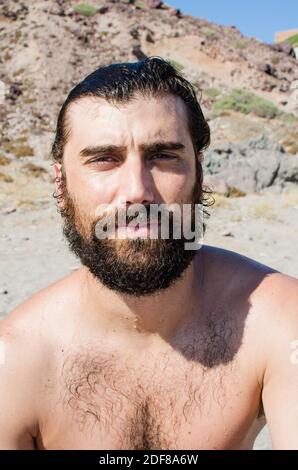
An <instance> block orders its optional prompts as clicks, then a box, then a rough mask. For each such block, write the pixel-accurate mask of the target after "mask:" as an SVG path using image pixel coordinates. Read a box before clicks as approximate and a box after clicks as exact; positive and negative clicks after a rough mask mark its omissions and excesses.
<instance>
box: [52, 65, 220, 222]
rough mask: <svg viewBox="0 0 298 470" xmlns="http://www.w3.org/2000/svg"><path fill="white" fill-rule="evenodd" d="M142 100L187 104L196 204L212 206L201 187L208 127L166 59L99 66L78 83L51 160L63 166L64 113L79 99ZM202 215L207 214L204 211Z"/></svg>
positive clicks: (62, 184) (62, 187)
mask: <svg viewBox="0 0 298 470" xmlns="http://www.w3.org/2000/svg"><path fill="white" fill-rule="evenodd" d="M138 94H139V95H141V96H144V97H149V98H150V97H161V96H165V95H167V94H170V95H174V96H178V97H180V98H181V99H182V100H183V102H184V103H185V105H186V112H187V120H188V122H187V124H188V128H189V132H190V137H191V140H192V143H193V148H194V152H195V155H196V162H195V163H196V175H197V177H196V189H197V202H198V203H201V204H203V206H206V207H208V206H211V205H212V204H213V203H214V199H213V197H212V191H211V190H210V189H208V188H207V187H205V188H203V170H202V165H201V160H200V158H199V156H200V153H201V152H202V151H203V150H205V149H206V148H207V147H208V146H209V144H210V128H209V125H208V123H207V121H206V119H205V117H204V115H203V112H202V110H201V107H200V105H199V102H198V100H197V97H196V91H195V88H194V86H193V85H192V84H191V83H190V82H189V81H188V80H186V79H185V78H184V77H183V76H182V75H181V74H180V73H179V72H178V71H177V70H176V68H175V67H174V66H173V65H172V64H171V63H170V62H169V61H167V60H164V59H162V58H161V57H157V56H153V57H147V58H146V59H143V60H140V61H139V62H127V63H124V62H123V63H115V64H111V65H108V66H105V67H99V68H98V69H96V70H95V71H94V72H92V73H91V74H90V75H88V76H87V77H86V78H84V80H82V81H81V82H79V83H78V84H77V85H76V86H75V87H74V88H73V89H72V90H71V91H70V93H69V95H68V96H67V98H66V100H65V102H64V103H63V105H62V107H61V109H60V112H59V115H58V120H57V128H56V135H55V140H54V143H53V145H52V152H51V153H52V159H53V160H54V162H58V163H62V161H63V152H64V147H65V145H66V143H67V140H68V138H69V135H70V131H71V129H70V123H69V120H68V116H67V110H68V107H69V106H70V104H71V103H74V102H76V101H78V100H79V99H81V98H83V97H86V96H89V97H95V98H96V97H99V98H103V99H105V100H106V101H107V102H108V103H111V104H114V105H117V104H119V103H120V104H121V103H122V104H125V103H127V102H129V101H131V100H132V99H134V97H135V96H136V95H138ZM56 182H57V183H59V188H60V189H59V191H58V194H57V192H55V193H54V197H55V198H56V199H57V202H59V201H60V200H63V196H64V194H63V193H64V192H65V189H66V175H65V171H64V168H63V166H62V177H61V178H58V179H56ZM204 212H205V215H207V216H208V215H209V214H208V212H207V211H206V210H204Z"/></svg>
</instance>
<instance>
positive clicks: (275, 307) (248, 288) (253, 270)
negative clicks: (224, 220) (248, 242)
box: [204, 246, 298, 321]
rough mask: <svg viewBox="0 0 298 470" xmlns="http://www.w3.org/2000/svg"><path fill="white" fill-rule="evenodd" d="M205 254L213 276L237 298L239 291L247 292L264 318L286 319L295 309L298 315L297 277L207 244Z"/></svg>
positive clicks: (208, 268)
mask: <svg viewBox="0 0 298 470" xmlns="http://www.w3.org/2000/svg"><path fill="white" fill-rule="evenodd" d="M204 257H205V258H206V260H207V261H206V262H205V266H207V270H208V271H209V276H210V278H212V277H214V278H218V279H219V282H221V284H222V285H224V286H225V290H228V291H230V292H232V293H233V295H235V296H236V297H237V292H238V293H240V295H244V293H246V295H248V296H249V300H250V303H251V304H252V306H253V307H254V309H255V310H258V311H260V312H262V316H263V317H264V318H265V317H266V318H267V316H269V318H271V320H272V321H273V320H275V321H283V319H284V318H285V316H291V315H295V310H296V314H297V306H298V304H297V296H298V279H296V278H294V277H292V276H288V275H286V274H284V273H282V272H280V271H278V270H276V269H274V268H272V267H270V266H267V265H265V264H262V263H260V262H258V261H257V260H255V259H252V258H249V257H247V256H243V255H241V254H240V253H236V252H233V251H230V250H226V249H222V248H217V247H212V246H204ZM269 318H267V319H269Z"/></svg>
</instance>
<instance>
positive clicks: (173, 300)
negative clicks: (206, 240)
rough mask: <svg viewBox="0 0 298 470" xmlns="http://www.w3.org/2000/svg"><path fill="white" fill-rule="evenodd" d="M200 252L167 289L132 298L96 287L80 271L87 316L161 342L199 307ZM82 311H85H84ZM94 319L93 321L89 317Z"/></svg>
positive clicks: (91, 278)
mask: <svg viewBox="0 0 298 470" xmlns="http://www.w3.org/2000/svg"><path fill="white" fill-rule="evenodd" d="M202 252H203V250H202V249H201V250H199V251H198V252H197V253H196V255H195V257H194V259H193V261H192V262H191V264H190V265H189V266H188V268H187V269H186V270H185V271H184V272H183V273H182V275H181V277H180V278H179V279H178V280H177V281H176V282H175V283H173V285H172V286H170V287H168V288H167V289H163V290H161V291H158V292H156V293H154V294H151V295H146V296H142V297H134V296H132V295H125V294H120V293H118V292H116V291H113V290H111V289H108V288H107V287H105V286H104V285H102V284H100V283H99V281H98V280H97V279H95V277H94V276H93V275H92V274H91V273H90V271H89V270H88V269H87V268H83V269H82V270H81V275H82V280H83V301H84V303H85V304H86V306H88V308H87V311H88V314H89V315H92V316H93V317H94V316H95V317H96V318H98V320H99V321H100V323H101V324H102V323H103V322H104V323H105V325H107V326H110V327H113V330H115V331H117V332H119V334H120V333H127V334H134V335H136V334H137V335H140V334H141V335H143V336H148V335H150V336H152V335H159V336H160V337H161V338H163V339H164V340H165V341H167V340H168V339H169V338H171V337H172V336H173V335H174V334H175V333H176V332H177V331H178V330H179V328H180V327H182V326H183V325H184V324H185V323H186V322H187V321H188V320H190V319H191V318H192V317H193V315H194V313H197V310H198V308H199V305H200V297H201V295H198V293H199V291H200V290H201V286H202V281H203V253H202ZM84 310H85V312H86V309H84ZM93 320H94V318H93Z"/></svg>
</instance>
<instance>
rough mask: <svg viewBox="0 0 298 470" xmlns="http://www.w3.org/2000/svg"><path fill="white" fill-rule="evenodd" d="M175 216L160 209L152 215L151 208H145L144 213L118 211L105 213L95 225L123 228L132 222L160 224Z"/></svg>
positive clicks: (98, 218)
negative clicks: (101, 223)
mask: <svg viewBox="0 0 298 470" xmlns="http://www.w3.org/2000/svg"><path fill="white" fill-rule="evenodd" d="M172 216H173V213H172V211H169V210H167V209H164V208H162V209H160V210H159V212H158V213H157V214H156V215H153V214H152V213H150V206H144V208H143V210H142V211H138V210H136V211H133V213H130V210H129V208H127V209H120V210H119V209H118V210H115V211H112V212H110V213H108V212H104V213H103V214H102V215H100V216H99V217H97V218H96V221H95V222H94V224H97V223H99V222H102V221H103V220H104V222H105V223H106V224H107V225H110V224H114V226H115V228H117V227H121V226H123V225H129V223H130V222H132V221H136V223H139V224H142V225H146V224H160V223H161V221H162V219H163V218H164V217H168V218H169V219H171V217H172Z"/></svg>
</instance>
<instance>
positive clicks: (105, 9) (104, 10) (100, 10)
mask: <svg viewBox="0 0 298 470" xmlns="http://www.w3.org/2000/svg"><path fill="white" fill-rule="evenodd" d="M97 11H98V13H100V14H102V15H104V14H105V13H107V12H108V11H109V7H108V6H105V5H103V6H102V7H99V8H98V10H97Z"/></svg>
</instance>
